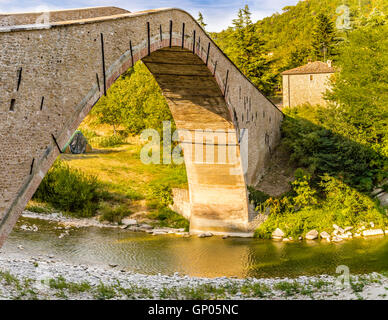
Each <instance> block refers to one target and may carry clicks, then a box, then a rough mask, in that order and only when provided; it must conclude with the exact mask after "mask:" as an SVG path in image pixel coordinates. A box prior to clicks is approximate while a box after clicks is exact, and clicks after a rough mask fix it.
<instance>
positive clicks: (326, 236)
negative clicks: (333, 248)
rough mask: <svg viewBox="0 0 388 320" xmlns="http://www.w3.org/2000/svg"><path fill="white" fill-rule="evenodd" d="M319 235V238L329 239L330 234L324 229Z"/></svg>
mask: <svg viewBox="0 0 388 320" xmlns="http://www.w3.org/2000/svg"><path fill="white" fill-rule="evenodd" d="M319 236H320V237H321V239H325V240H328V239H329V240H330V234H328V233H327V232H326V231H323V232H321V233H320V235H319Z"/></svg>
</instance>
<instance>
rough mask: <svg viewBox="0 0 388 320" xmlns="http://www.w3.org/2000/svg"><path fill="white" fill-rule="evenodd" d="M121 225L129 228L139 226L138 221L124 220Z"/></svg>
mask: <svg viewBox="0 0 388 320" xmlns="http://www.w3.org/2000/svg"><path fill="white" fill-rule="evenodd" d="M121 223H122V224H125V225H127V226H134V225H136V224H137V221H136V220H135V219H130V218H124V219H122V220H121Z"/></svg>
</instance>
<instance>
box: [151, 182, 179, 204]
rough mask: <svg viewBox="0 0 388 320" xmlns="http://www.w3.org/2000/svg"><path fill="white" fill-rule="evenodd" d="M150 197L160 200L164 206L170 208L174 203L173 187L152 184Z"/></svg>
mask: <svg viewBox="0 0 388 320" xmlns="http://www.w3.org/2000/svg"><path fill="white" fill-rule="evenodd" d="M150 197H151V198H153V199H155V200H158V202H159V203H160V204H161V205H162V206H168V205H170V204H173V203H174V200H173V198H172V190H171V187H170V186H169V185H167V184H151V185H150Z"/></svg>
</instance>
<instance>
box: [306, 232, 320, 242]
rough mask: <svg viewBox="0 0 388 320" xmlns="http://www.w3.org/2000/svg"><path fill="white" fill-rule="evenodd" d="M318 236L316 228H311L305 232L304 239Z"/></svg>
mask: <svg viewBox="0 0 388 320" xmlns="http://www.w3.org/2000/svg"><path fill="white" fill-rule="evenodd" d="M317 238H318V231H317V230H311V231H309V232H307V234H306V239H307V240H315V239H317Z"/></svg>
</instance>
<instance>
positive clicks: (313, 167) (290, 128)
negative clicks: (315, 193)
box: [282, 105, 388, 191]
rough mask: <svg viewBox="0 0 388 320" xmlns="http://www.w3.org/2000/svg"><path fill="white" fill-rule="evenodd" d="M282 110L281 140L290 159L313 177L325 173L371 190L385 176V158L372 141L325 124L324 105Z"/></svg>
mask: <svg viewBox="0 0 388 320" xmlns="http://www.w3.org/2000/svg"><path fill="white" fill-rule="evenodd" d="M284 112H285V114H286V118H285V119H284V122H283V125H282V134H283V142H282V143H283V144H284V145H285V146H286V147H287V149H288V150H289V151H290V153H291V160H292V161H293V162H294V163H296V164H297V165H298V166H301V167H305V168H308V170H309V171H310V172H311V173H312V174H313V175H314V176H315V177H317V176H319V175H323V174H325V173H327V174H329V175H331V176H335V177H338V178H341V180H343V181H344V182H346V183H347V184H349V185H350V186H352V187H355V188H357V189H358V190H361V191H370V190H371V189H372V188H373V185H374V184H377V183H378V182H379V181H381V180H382V179H384V177H386V176H387V174H388V173H387V167H388V163H387V159H386V158H385V157H384V156H383V155H381V154H379V153H377V152H375V151H374V147H373V146H372V145H367V144H360V143H356V142H354V141H352V140H350V139H348V138H345V137H343V136H342V135H340V134H337V133H335V132H334V131H332V130H329V129H327V128H326V121H328V120H327V118H328V112H327V109H326V108H324V107H319V106H310V105H303V106H300V107H295V108H292V109H285V110H284ZM338 126H341V124H338Z"/></svg>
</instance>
